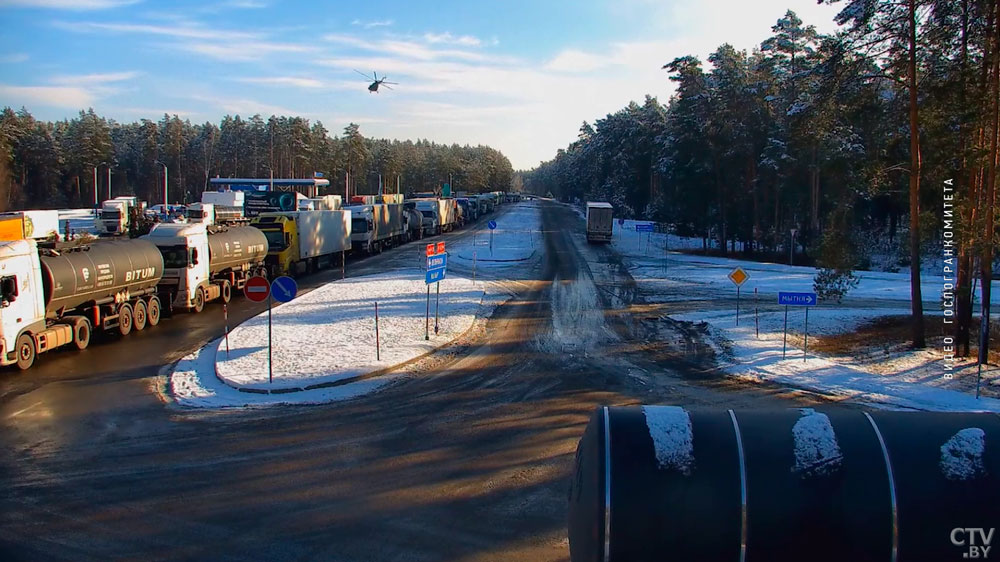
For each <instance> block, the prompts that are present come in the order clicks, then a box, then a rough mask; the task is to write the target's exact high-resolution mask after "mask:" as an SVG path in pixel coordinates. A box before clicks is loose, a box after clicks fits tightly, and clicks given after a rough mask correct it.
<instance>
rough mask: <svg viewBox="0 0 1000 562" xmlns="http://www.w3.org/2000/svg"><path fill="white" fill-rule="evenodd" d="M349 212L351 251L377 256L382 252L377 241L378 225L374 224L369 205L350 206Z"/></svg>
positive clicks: (371, 209) (372, 213) (371, 208)
mask: <svg viewBox="0 0 1000 562" xmlns="http://www.w3.org/2000/svg"><path fill="white" fill-rule="evenodd" d="M347 209H348V210H350V211H351V249H352V250H353V251H355V252H359V251H361V252H365V253H367V254H377V253H379V252H381V251H382V246H381V244H379V241H378V224H377V223H376V222H375V216H374V212H373V207H372V206H371V205H352V206H350V207H347Z"/></svg>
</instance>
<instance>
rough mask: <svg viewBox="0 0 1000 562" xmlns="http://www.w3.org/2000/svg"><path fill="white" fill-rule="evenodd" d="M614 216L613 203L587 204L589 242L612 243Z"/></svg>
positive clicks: (589, 202)
mask: <svg viewBox="0 0 1000 562" xmlns="http://www.w3.org/2000/svg"><path fill="white" fill-rule="evenodd" d="M613 214H614V209H613V208H612V207H611V203H606V202H603V201H588V202H587V242H589V243H594V242H611V236H612V232H613V228H614V217H613Z"/></svg>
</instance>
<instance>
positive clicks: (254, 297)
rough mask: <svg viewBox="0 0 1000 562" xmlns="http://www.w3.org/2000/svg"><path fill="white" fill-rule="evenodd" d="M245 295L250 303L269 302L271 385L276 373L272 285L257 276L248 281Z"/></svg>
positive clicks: (244, 287)
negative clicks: (272, 339) (272, 358)
mask: <svg viewBox="0 0 1000 562" xmlns="http://www.w3.org/2000/svg"><path fill="white" fill-rule="evenodd" d="M243 294H244V295H245V296H246V298H247V300H249V301H253V302H264V301H267V381H268V383H270V382H272V381H273V380H274V372H273V370H272V369H271V284H270V283H268V282H267V279H266V278H264V277H261V276H259V275H255V276H253V277H251V278H250V279H247V283H246V285H244V286H243Z"/></svg>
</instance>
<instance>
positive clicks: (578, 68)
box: [545, 49, 610, 72]
mask: <svg viewBox="0 0 1000 562" xmlns="http://www.w3.org/2000/svg"><path fill="white" fill-rule="evenodd" d="M609 62H610V61H609V60H608V58H607V57H606V56H604V55H596V54H593V53H586V52H583V51H579V50H576V49H566V50H565V51H560V52H559V54H558V55H556V56H555V57H554V58H553V59H552V60H550V61H549V62H548V63H547V64H546V65H545V68H547V69H548V70H554V71H556V72H593V71H595V70H597V69H599V68H604V67H605V66H607V65H608V64H609Z"/></svg>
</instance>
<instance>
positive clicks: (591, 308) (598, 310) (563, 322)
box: [537, 271, 611, 354]
mask: <svg viewBox="0 0 1000 562" xmlns="http://www.w3.org/2000/svg"><path fill="white" fill-rule="evenodd" d="M550 295H551V305H552V332H551V333H548V334H539V336H538V340H537V346H538V348H539V349H540V350H543V351H547V352H550V353H562V352H569V353H572V352H583V353H584V354H588V353H593V352H594V351H596V350H597V349H598V348H599V347H600V345H601V344H602V343H604V342H607V341H608V340H609V339H610V338H611V334H610V332H609V331H608V328H607V325H606V324H605V323H604V308H603V307H602V306H601V302H600V299H599V298H598V296H597V287H596V286H595V285H594V282H593V281H592V280H591V279H590V278H589V277H588V276H587V275H586V274H585V273H584V272H582V271H581V272H580V273H579V274H578V275H577V277H576V279H561V278H559V277H558V276H557V277H556V278H555V279H553V281H552V288H551V290H550Z"/></svg>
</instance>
